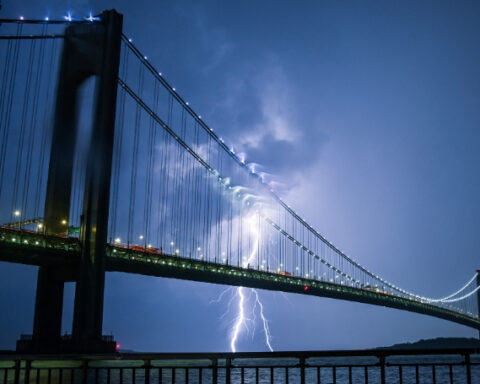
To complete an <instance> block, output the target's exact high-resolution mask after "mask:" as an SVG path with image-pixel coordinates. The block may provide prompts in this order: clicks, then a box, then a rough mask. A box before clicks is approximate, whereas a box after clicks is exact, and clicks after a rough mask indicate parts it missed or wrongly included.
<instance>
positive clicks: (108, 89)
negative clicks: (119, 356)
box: [17, 10, 123, 352]
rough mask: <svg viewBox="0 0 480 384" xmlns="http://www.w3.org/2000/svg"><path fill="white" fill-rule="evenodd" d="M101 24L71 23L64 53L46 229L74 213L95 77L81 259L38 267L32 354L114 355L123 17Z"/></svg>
mask: <svg viewBox="0 0 480 384" xmlns="http://www.w3.org/2000/svg"><path fill="white" fill-rule="evenodd" d="M99 17H100V21H99V22H92V23H78V24H71V25H69V26H68V27H67V28H66V36H65V40H64V45H63V52H62V57H61V66H60V73H59V81H58V90H57V100H56V106H55V121H54V127H53V138H52V147H51V155H50V165H49V173H48V183H47V195H46V201H45V217H44V218H45V230H46V233H47V234H52V235H53V234H60V233H65V231H66V228H67V226H68V218H69V213H70V196H71V190H72V175H73V162H74V150H75V145H76V141H77V118H76V117H77V115H78V114H77V109H78V94H79V88H80V86H81V85H82V83H84V82H85V80H86V79H87V78H90V77H92V76H95V77H96V87H95V102H94V103H95V104H94V111H93V123H92V124H93V126H92V130H91V131H92V133H91V139H90V144H89V149H88V161H87V168H86V178H85V187H84V188H85V189H84V201H83V210H82V212H83V214H82V220H81V227H80V242H81V246H82V254H81V261H80V264H79V265H75V266H73V267H64V266H62V267H40V269H39V271H38V281H37V293H36V302H35V316H34V329H33V336H32V341H31V343H30V344H28V343H27V344H25V343H24V344H23V347H22V348H19V347H18V345H17V349H23V350H28V351H31V352H112V351H114V350H115V343H114V342H113V341H110V342H104V341H102V321H103V299H104V284H105V257H106V255H105V248H106V243H107V228H108V210H109V197H110V176H111V167H112V154H113V139H114V125H115V108H116V98H117V78H118V70H119V63H120V46H121V36H122V21H123V16H122V15H121V14H119V13H117V12H116V11H115V10H110V11H105V12H103V13H102V14H101V15H100V16H99ZM66 281H74V282H76V290H75V305H74V320H73V328H72V339H71V340H62V338H61V323H62V306H63V290H64V283H65V282H66Z"/></svg>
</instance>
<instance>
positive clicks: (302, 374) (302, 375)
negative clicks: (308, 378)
mask: <svg viewBox="0 0 480 384" xmlns="http://www.w3.org/2000/svg"><path fill="white" fill-rule="evenodd" d="M300 383H301V384H305V357H301V358H300Z"/></svg>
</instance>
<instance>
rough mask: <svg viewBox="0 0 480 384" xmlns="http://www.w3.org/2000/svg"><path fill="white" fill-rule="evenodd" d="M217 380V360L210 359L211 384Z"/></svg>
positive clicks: (215, 383)
mask: <svg viewBox="0 0 480 384" xmlns="http://www.w3.org/2000/svg"><path fill="white" fill-rule="evenodd" d="M217 382H218V360H217V359H216V358H215V359H212V384H217Z"/></svg>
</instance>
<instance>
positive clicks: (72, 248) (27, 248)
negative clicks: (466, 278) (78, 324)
mask: <svg viewBox="0 0 480 384" xmlns="http://www.w3.org/2000/svg"><path fill="white" fill-rule="evenodd" d="M80 251H81V250H80V243H79V241H78V239H76V238H68V237H61V236H45V235H43V234H40V233H35V232H29V231H19V230H16V229H12V228H0V261H8V262H15V263H22V264H29V265H38V266H40V265H57V266H60V265H62V266H65V267H67V268H68V267H71V266H74V265H75V264H76V263H79V262H80ZM106 265H107V271H111V272H127V273H137V274H142V275H149V276H158V277H171V278H177V279H183V280H193V281H199V282H208V283H215V284H225V285H230V286H243V287H249V288H260V289H268V290H273V291H282V292H291V293H299V294H304V295H313V296H319V297H328V298H333V299H340V300H349V301H355V302H361V303H366V304H373V305H381V306H385V307H390V308H396V309H401V310H405V311H410V312H416V313H421V314H425V315H429V316H434V317H438V318H441V319H445V320H449V321H453V322H455V323H459V324H462V325H466V326H468V327H472V328H475V329H479V330H480V318H476V317H473V316H470V315H468V314H465V313H461V312H459V311H455V310H453V309H448V308H445V307H441V306H437V305H433V304H430V303H426V302H421V301H416V300H412V299H410V298H405V297H400V296H396V295H392V294H390V293H388V292H382V291H375V290H372V289H371V288H360V287H354V286H347V285H341V284H334V283H329V282H326V281H321V280H313V279H307V278H302V277H298V276H289V275H282V274H279V273H274V272H267V271H262V270H257V269H245V268H241V267H238V266H232V265H227V264H219V263H213V262H210V261H203V260H198V259H192V258H183V257H179V256H174V255H169V254H164V253H159V252H157V251H148V249H145V250H138V249H130V248H127V247H124V246H115V245H109V246H108V248H107V262H106Z"/></svg>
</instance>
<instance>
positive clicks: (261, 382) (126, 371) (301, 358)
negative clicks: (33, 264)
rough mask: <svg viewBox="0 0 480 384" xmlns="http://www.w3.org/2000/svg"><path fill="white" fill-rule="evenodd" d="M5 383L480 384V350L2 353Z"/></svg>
mask: <svg viewBox="0 0 480 384" xmlns="http://www.w3.org/2000/svg"><path fill="white" fill-rule="evenodd" d="M0 383H4V384H10V383H14V384H21V383H22V384H26V383H29V384H30V383H37V384H43V383H46V384H53V383H55V384H57V383H59V384H73V383H75V384H76V383H79V384H90V383H95V384H97V383H102V384H110V383H112V384H124V383H132V384H133V383H135V384H153V383H158V384H183V383H185V384H187V383H198V384H204V383H205V384H220V383H221V384H233V383H241V384H244V383H245V384H253V383H255V384H266V383H270V384H275V383H282V384H283V383H285V384H294V383H298V384H306V383H318V384H321V383H335V384H337V383H338V384H341V383H348V384H355V383H382V384H384V383H401V384H403V383H405V384H409V383H416V384H418V383H451V384H453V383H467V384H476V383H480V350H476V349H449V350H388V349H385V350H357V351H308V352H273V353H256V352H254V353H235V354H233V353H188V354H185V353H179V354H140V353H118V354H112V355H62V356H54V355H18V354H14V353H9V352H2V353H0Z"/></svg>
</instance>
